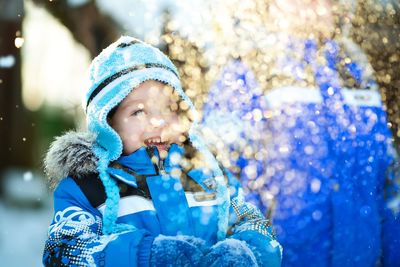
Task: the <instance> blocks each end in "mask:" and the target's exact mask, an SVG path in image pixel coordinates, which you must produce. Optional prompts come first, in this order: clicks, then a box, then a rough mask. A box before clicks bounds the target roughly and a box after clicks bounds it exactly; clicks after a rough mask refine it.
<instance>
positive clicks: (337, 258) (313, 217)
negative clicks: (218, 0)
mask: <svg viewBox="0 0 400 267" xmlns="http://www.w3.org/2000/svg"><path fill="white" fill-rule="evenodd" d="M294 41H298V42H303V45H302V47H303V51H296V52H298V53H302V55H303V57H302V59H301V60H300V61H299V60H298V61H296V60H294V59H292V58H290V57H289V56H287V58H284V59H283V60H282V61H281V62H280V64H282V66H283V67H285V68H289V69H290V68H291V69H292V70H293V73H295V72H294V70H295V69H297V70H298V69H299V68H300V69H303V70H305V69H306V68H311V69H312V72H313V73H314V79H315V83H316V88H305V87H296V86H290V85H289V86H287V87H281V88H275V89H273V90H272V91H270V92H267V93H265V95H262V94H261V93H260V92H259V89H257V83H256V81H255V78H254V75H253V74H251V71H250V70H249V69H247V68H246V66H245V65H244V64H243V63H242V62H241V61H240V60H235V61H233V62H231V63H230V64H229V65H228V66H227V67H226V68H225V69H224V70H223V72H222V74H221V76H220V79H218V80H217V81H216V82H215V84H214V86H212V88H211V89H210V93H209V96H210V97H209V99H210V100H211V101H209V102H208V103H207V104H205V106H204V120H203V126H204V127H208V128H209V129H211V131H212V132H214V133H215V134H216V135H219V136H220V138H221V140H223V141H224V142H225V144H227V145H228V146H229V151H230V152H234V151H235V152H238V153H239V157H238V159H237V160H233V161H232V164H234V165H236V166H239V167H240V168H241V170H242V171H241V172H240V173H239V176H240V179H241V182H242V184H243V186H244V187H245V188H246V189H247V191H246V192H247V200H249V201H251V202H253V203H254V204H256V205H257V206H258V207H259V208H260V209H261V210H262V211H263V212H265V213H266V214H267V215H269V216H271V217H272V219H273V223H274V226H275V230H276V234H277V239H278V241H279V242H280V243H281V244H282V246H283V249H284V253H283V263H282V266H318V267H323V266H376V265H383V266H400V255H399V254H398V253H397V254H396V251H399V250H400V243H399V242H400V218H399V213H398V210H399V206H400V205H399V202H398V201H397V202H396V198H398V197H399V196H398V194H399V193H398V192H399V187H398V185H397V184H396V179H398V178H399V177H397V178H396V176H395V175H394V173H393V171H391V170H392V168H391V166H393V165H394V164H396V162H397V160H398V159H396V152H395V150H394V148H393V145H392V143H391V141H392V136H391V133H390V130H389V129H388V126H387V118H386V113H385V110H384V108H383V107H382V104H381V100H380V95H379V92H378V91H377V90H374V89H373V88H376V84H375V82H374V81H373V80H371V79H363V71H364V69H363V66H360V65H359V64H357V62H356V61H354V60H351V61H350V62H349V63H346V64H345V66H344V69H345V71H346V72H347V73H348V74H349V75H351V76H352V77H353V79H354V81H355V83H356V84H357V85H358V87H359V88H360V87H361V88H365V89H360V90H351V89H346V88H343V87H342V83H341V82H340V74H339V71H338V70H337V66H338V64H339V62H343V60H342V58H341V54H340V53H339V52H340V51H339V50H340V47H339V46H338V44H337V43H336V42H335V41H331V40H328V41H327V42H326V43H325V50H324V51H323V57H324V61H323V63H321V60H317V45H316V43H315V42H314V41H313V40H305V41H301V40H294ZM292 47H298V45H293V46H292ZM288 49H291V48H290V47H288ZM292 54H293V53H288V55H292ZM344 62H346V61H344ZM293 75H294V74H293ZM294 78H295V79H301V77H295V75H294ZM368 89H369V90H368ZM242 97H243V98H242ZM255 110H261V114H266V113H267V114H270V115H271V114H272V115H271V116H270V117H269V118H268V119H267V120H266V119H265V118H262V119H261V120H258V119H256V117H255V116H254V113H253V112H254V111H255ZM248 114H253V116H249V115H248ZM232 121H233V124H234V125H237V126H242V127H243V128H238V127H237V128H233V129H234V130H235V131H236V134H235V135H236V136H239V137H240V138H242V140H240V142H242V141H243V140H245V143H246V145H247V146H249V147H252V148H253V152H254V153H255V154H256V153H257V152H259V151H263V157H261V158H260V157H258V158H257V157H248V156H246V155H245V153H244V149H245V148H246V147H245V146H243V145H242V146H236V145H235V144H234V142H233V141H232V142H230V143H229V142H227V141H226V138H224V134H225V135H229V133H226V132H224V130H221V128H222V129H223V128H224V125H228V129H230V128H229V125H231V124H232ZM237 122H240V123H241V124H239V123H237ZM224 123H225V124H224ZM225 131H226V130H225ZM221 133H222V134H221ZM260 133H261V134H260ZM242 143H243V142H242ZM249 166H250V167H251V169H252V170H253V171H252V172H249V171H246V170H247V169H248V167H249ZM385 192H392V194H386V196H385ZM393 192H394V193H393ZM396 194H397V195H396ZM396 203H397V204H396Z"/></svg>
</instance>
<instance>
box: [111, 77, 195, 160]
mask: <svg viewBox="0 0 400 267" xmlns="http://www.w3.org/2000/svg"><path fill="white" fill-rule="evenodd" d="M179 100H180V98H179V96H178V95H177V94H176V93H174V92H173V90H172V88H171V87H170V86H166V85H165V84H163V83H161V82H157V81H146V82H144V83H142V84H140V85H139V86H138V87H136V88H135V89H134V90H133V91H132V92H131V93H130V94H129V95H128V96H127V97H126V98H125V99H124V100H123V101H122V102H121V103H120V105H119V106H118V107H117V109H116V111H115V113H114V115H113V116H112V117H111V119H110V121H109V123H110V125H111V127H113V128H114V130H115V131H116V132H117V133H118V134H119V136H120V137H121V139H122V143H123V147H124V151H123V154H125V155H127V154H130V153H132V152H134V151H135V150H137V149H139V148H140V147H142V146H155V147H157V148H158V151H159V152H160V153H161V152H162V151H165V150H166V149H167V148H168V146H169V145H170V144H172V143H176V144H181V143H182V142H183V141H184V140H185V139H184V135H185V133H186V132H187V131H188V129H189V127H190V125H189V123H188V120H187V119H185V118H184V117H182V116H180V115H178V111H177V110H178V109H179V102H178V101H179Z"/></svg>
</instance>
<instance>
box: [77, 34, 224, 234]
mask: <svg viewBox="0 0 400 267" xmlns="http://www.w3.org/2000/svg"><path fill="white" fill-rule="evenodd" d="M148 80H155V81H159V82H162V83H164V84H167V85H169V86H171V87H172V88H173V89H174V90H175V91H176V92H177V93H178V95H179V96H180V97H181V98H182V100H183V101H185V102H186V104H187V105H188V106H189V109H190V110H192V111H194V106H193V103H192V102H191V101H190V99H189V98H188V97H187V95H186V94H185V93H184V92H183V90H182V87H181V83H180V80H179V74H178V71H177V69H176V67H175V66H174V64H173V63H172V62H171V60H170V59H169V58H168V57H167V56H165V55H164V54H163V53H162V52H161V51H160V50H159V49H157V48H155V47H153V46H151V45H149V44H146V43H144V42H142V41H140V40H138V39H135V38H132V37H129V36H122V37H121V38H119V39H118V40H117V41H116V42H114V43H113V44H111V45H110V46H108V47H107V48H106V49H104V50H103V51H102V52H101V53H100V54H99V55H98V56H97V57H96V58H95V59H94V60H93V61H92V63H91V65H90V67H89V81H88V90H87V93H86V95H85V97H84V100H83V103H82V104H83V107H84V109H85V111H86V121H87V125H88V130H89V131H90V132H92V133H94V134H95V135H96V143H95V146H94V148H93V151H94V153H95V155H96V156H97V158H98V166H97V170H98V172H99V176H100V179H101V181H102V182H103V185H104V187H105V191H106V195H107V199H106V203H105V205H106V208H105V211H104V214H103V232H104V233H105V234H109V233H113V232H120V231H122V230H126V226H125V225H120V224H116V220H117V214H118V202H119V188H118V186H117V184H116V182H115V180H113V179H111V178H110V176H109V174H108V173H107V168H108V165H109V163H110V162H111V161H113V160H116V159H118V158H119V157H120V155H121V154H122V151H123V146H122V140H121V138H120V137H119V135H118V133H117V132H116V131H115V130H114V129H113V128H112V127H111V126H110V125H109V124H108V122H107V116H108V114H109V112H110V111H111V110H112V109H113V108H114V107H116V106H117V105H118V104H119V103H121V102H122V100H123V99H124V98H125V97H126V96H127V95H128V94H129V93H130V92H131V91H132V90H134V88H136V87H137V86H139V85H140V84H141V83H143V82H145V81H148ZM189 139H190V140H191V141H192V143H193V145H194V146H195V147H196V148H197V149H198V150H199V151H200V152H201V153H203V154H204V155H205V158H206V160H207V164H208V166H210V169H211V170H212V171H213V172H214V175H215V177H217V184H219V185H220V186H219V190H218V188H217V195H220V197H222V198H224V199H225V200H226V196H227V191H226V189H224V188H226V186H224V185H223V183H224V180H223V175H222V172H221V170H220V169H219V167H218V164H217V163H216V161H215V159H214V157H213V156H212V154H211V153H210V152H209V151H208V149H206V148H205V144H204V142H203V141H202V139H201V138H200V137H199V136H197V135H196V134H194V132H193V131H190V132H189ZM228 200H229V197H228ZM226 202H227V201H225V204H223V205H221V206H222V208H221V209H223V210H221V212H220V213H221V214H220V216H219V217H221V220H220V222H219V234H218V235H219V236H220V238H221V237H222V235H224V233H222V232H226V228H227V218H228V207H229V203H226ZM222 213H224V214H222ZM225 218H226V219H225Z"/></svg>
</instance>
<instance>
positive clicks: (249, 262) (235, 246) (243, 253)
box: [200, 238, 258, 267]
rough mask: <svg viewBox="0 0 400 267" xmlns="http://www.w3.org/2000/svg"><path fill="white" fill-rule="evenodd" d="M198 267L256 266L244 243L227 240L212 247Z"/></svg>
mask: <svg viewBox="0 0 400 267" xmlns="http://www.w3.org/2000/svg"><path fill="white" fill-rule="evenodd" d="M200 266H201V267H224V266H235V267H252V266H258V265H257V261H256V259H255V257H254V255H253V253H252V252H251V250H250V249H249V248H248V246H247V245H246V242H244V241H240V240H236V239H231V238H228V239H225V240H223V241H220V242H218V243H217V244H215V245H214V246H212V247H211V249H210V252H209V253H208V254H206V256H205V257H204V258H203V260H202V262H201V265H200Z"/></svg>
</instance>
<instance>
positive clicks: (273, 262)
mask: <svg viewBox="0 0 400 267" xmlns="http://www.w3.org/2000/svg"><path fill="white" fill-rule="evenodd" d="M231 237H232V238H235V239H238V240H243V241H245V242H246V243H247V246H248V247H249V249H250V250H251V251H252V252H253V254H254V256H255V258H256V260H257V263H258V265H259V266H268V267H280V266H281V262H282V251H281V250H282V248H281V246H280V244H279V243H278V242H277V241H276V240H275V239H273V238H272V237H268V236H265V235H262V234H260V233H258V232H257V231H251V230H245V231H241V232H238V233H236V234H234V235H232V236H231Z"/></svg>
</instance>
